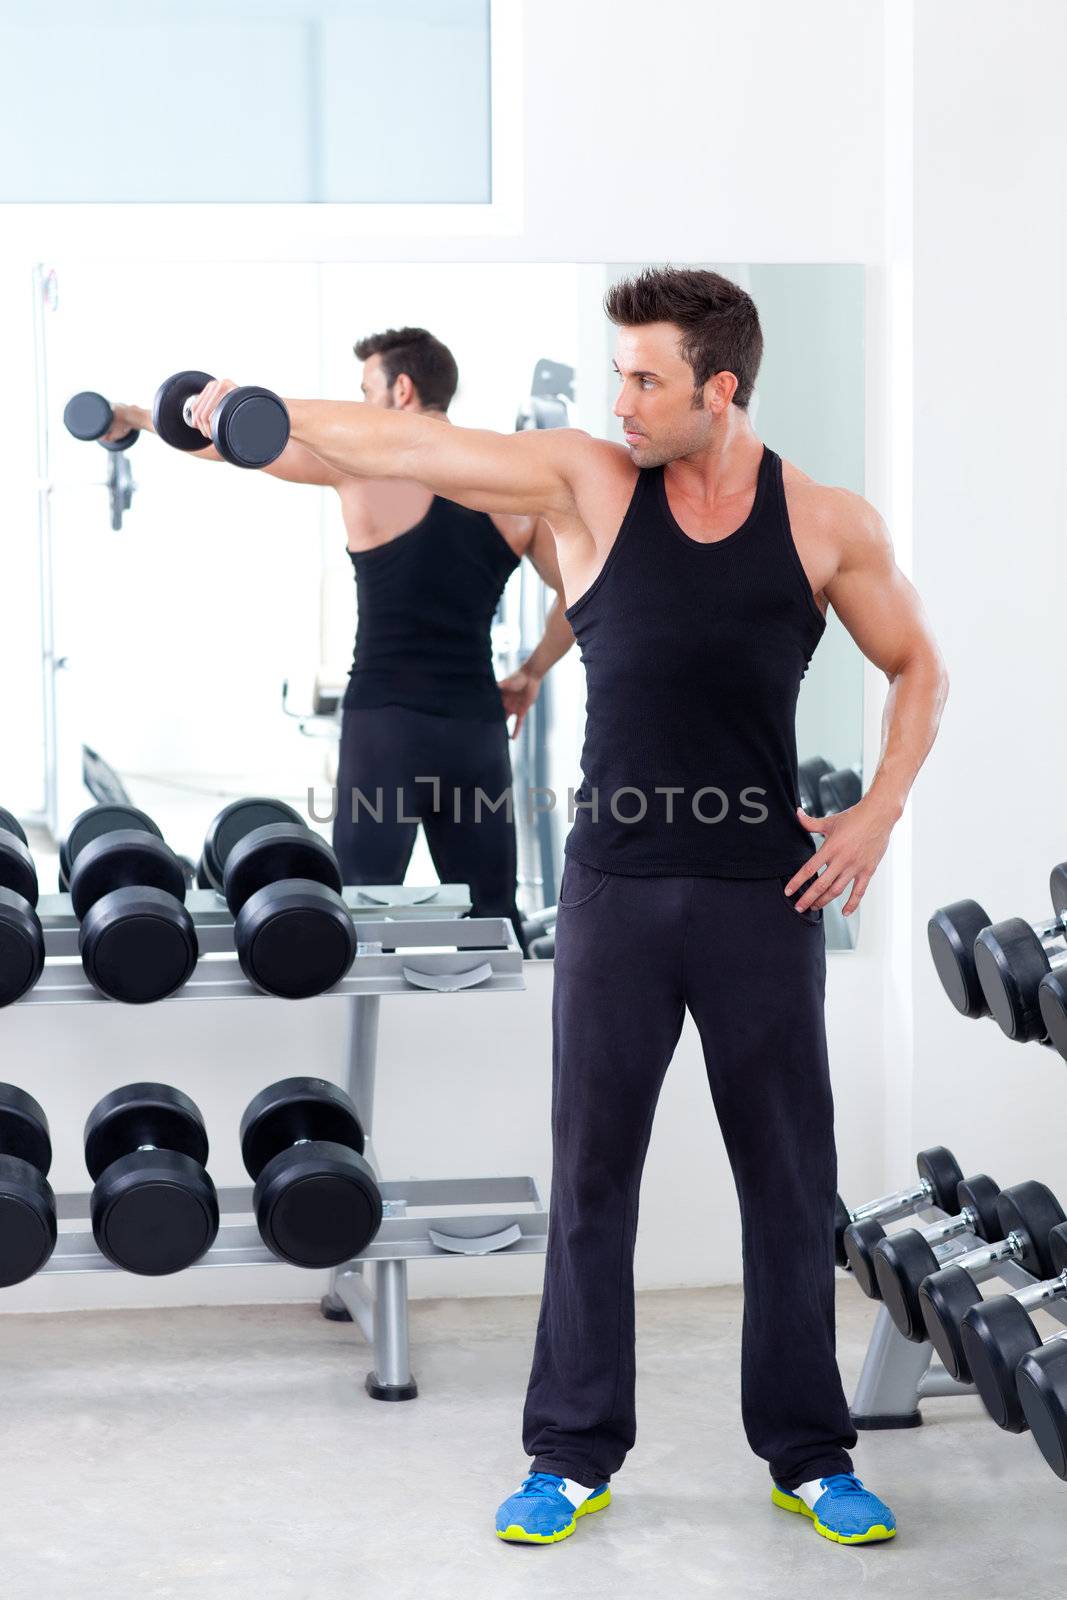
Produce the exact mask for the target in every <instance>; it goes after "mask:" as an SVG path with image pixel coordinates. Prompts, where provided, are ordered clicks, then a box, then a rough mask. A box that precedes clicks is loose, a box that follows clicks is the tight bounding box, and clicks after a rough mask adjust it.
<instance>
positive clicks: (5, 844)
mask: <svg viewBox="0 0 1067 1600" xmlns="http://www.w3.org/2000/svg"><path fill="white" fill-rule="evenodd" d="M36 908H37V869H36V867H35V866H34V864H33V857H32V856H31V855H30V852H29V850H28V848H27V845H26V835H25V834H24V833H23V831H22V828H21V827H20V826H19V824H18V822H17V821H16V819H15V818H14V817H13V816H12V815H11V812H10V811H5V810H4V809H3V807H0V1006H9V1005H10V1004H11V1003H12V1001H14V1000H18V999H19V998H20V997H21V996H22V995H24V994H25V993H26V991H27V990H28V989H32V988H33V986H34V984H35V983H36V982H37V979H38V978H39V977H40V976H41V973H42V972H43V971H44V929H43V928H42V927H41V919H40V918H39V917H38V915H37V909H36Z"/></svg>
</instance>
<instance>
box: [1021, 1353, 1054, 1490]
mask: <svg viewBox="0 0 1067 1600" xmlns="http://www.w3.org/2000/svg"><path fill="white" fill-rule="evenodd" d="M1015 1383H1016V1387H1017V1389H1018V1391H1019V1400H1020V1403H1021V1404H1022V1408H1023V1414H1024V1416H1025V1417H1026V1420H1027V1422H1028V1423H1029V1425H1030V1431H1031V1433H1032V1434H1033V1436H1034V1443H1035V1444H1036V1445H1037V1447H1038V1449H1039V1450H1040V1451H1041V1454H1042V1455H1043V1456H1044V1458H1045V1460H1046V1461H1047V1462H1048V1464H1049V1466H1050V1467H1051V1468H1052V1470H1053V1472H1054V1473H1055V1474H1056V1476H1057V1478H1067V1347H1065V1346H1064V1345H1063V1344H1062V1343H1060V1342H1059V1341H1058V1340H1057V1342H1056V1343H1055V1344H1051V1345H1046V1346H1045V1347H1044V1348H1043V1349H1041V1350H1032V1351H1031V1352H1030V1354H1029V1355H1025V1356H1023V1358H1022V1360H1021V1361H1020V1362H1019V1365H1018V1368H1017V1369H1016V1373H1015Z"/></svg>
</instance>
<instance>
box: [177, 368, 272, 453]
mask: <svg viewBox="0 0 1067 1600" xmlns="http://www.w3.org/2000/svg"><path fill="white" fill-rule="evenodd" d="M213 381H214V380H213V378H212V376H211V374H210V372H176V373H175V374H174V376H173V377H171V378H168V379H167V380H166V382H164V383H161V384H160V386H159V388H158V389H157V390H156V397H155V399H154V401H153V402H152V425H153V427H154V428H155V430H156V432H157V433H158V434H159V437H160V438H161V439H162V440H163V442H164V444H169V445H171V446H172V448H173V449H175V450H206V449H207V440H206V439H205V438H204V435H203V434H202V433H201V432H200V430H199V428H194V427H193V425H192V415H193V401H194V400H195V399H196V397H197V395H199V394H200V393H201V392H202V391H203V390H204V389H206V388H207V386H208V384H209V383H212V382H213ZM211 439H212V443H213V444H214V446H215V449H216V450H217V451H218V453H219V455H220V456H221V457H222V459H223V460H224V461H229V462H230V463H231V465H232V466H235V467H266V466H269V465H270V463H271V462H272V461H276V460H277V458H278V457H279V456H280V455H281V453H282V451H283V450H284V449H285V447H286V445H287V444H288V443H289V413H288V411H287V410H286V409H285V404H284V402H283V401H282V400H281V399H280V398H279V396H278V395H276V394H273V393H272V392H271V390H270V389H259V388H255V387H254V386H246V387H245V388H243V389H231V390H230V392H229V394H226V395H223V397H222V400H221V401H220V402H219V404H218V406H216V408H215V410H214V412H213V413H212V416H211Z"/></svg>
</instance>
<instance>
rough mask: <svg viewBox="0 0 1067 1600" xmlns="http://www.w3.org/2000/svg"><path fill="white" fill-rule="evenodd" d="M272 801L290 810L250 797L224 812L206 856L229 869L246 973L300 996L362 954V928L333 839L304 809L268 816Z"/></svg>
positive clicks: (339, 974)
mask: <svg viewBox="0 0 1067 1600" xmlns="http://www.w3.org/2000/svg"><path fill="white" fill-rule="evenodd" d="M265 808H274V811H275V812H276V813H280V812H282V811H287V810H288V807H282V806H281V804H280V802H278V801H270V800H263V799H250V800H244V801H237V802H235V803H234V804H233V805H232V806H228V807H227V808H226V810H225V811H224V812H220V813H219V816H218V817H216V818H215V821H214V822H213V823H212V825H211V828H210V829H209V831H208V839H207V841H206V842H205V853H204V856H203V857H201V863H202V864H203V863H204V862H205V861H206V860H212V861H213V862H214V861H217V863H218V865H219V866H220V867H221V868H222V892H223V894H224V895H225V897H226V904H227V905H228V906H229V908H230V911H231V913H232V914H233V917H234V930H233V937H234V944H235V945H236V947H237V958H238V960H239V961H240V963H241V970H242V971H243V972H244V974H245V976H246V977H247V978H248V979H249V981H250V982H251V983H254V984H255V985H256V986H257V988H259V989H262V990H264V991H265V992H266V993H267V994H274V995H281V996H282V997H284V998H285V999H289V1000H299V999H304V998H306V997H308V996H309V995H315V994H323V993H324V992H325V991H326V990H327V989H332V988H333V986H334V984H336V983H340V981H341V979H342V978H343V977H344V975H345V973H346V972H347V971H348V969H349V967H350V966H351V965H352V962H353V961H354V960H355V955H356V943H357V940H356V930H355V925H354V924H353V921H352V917H351V913H350V912H349V910H348V908H347V906H346V905H345V903H344V901H343V899H342V898H341V869H340V867H339V866H338V865H337V857H336V856H335V855H334V853H333V851H332V850H331V849H330V846H329V845H328V844H327V843H326V841H325V840H324V839H321V838H320V837H319V835H318V834H317V833H314V832H313V831H312V830H311V828H309V827H308V826H307V824H306V823H305V822H303V821H302V820H301V819H300V818H299V817H298V816H297V817H296V820H295V821H279V822H269V823H264V822H263V821H262V818H263V816H264V815H265ZM293 815H294V816H295V813H293Z"/></svg>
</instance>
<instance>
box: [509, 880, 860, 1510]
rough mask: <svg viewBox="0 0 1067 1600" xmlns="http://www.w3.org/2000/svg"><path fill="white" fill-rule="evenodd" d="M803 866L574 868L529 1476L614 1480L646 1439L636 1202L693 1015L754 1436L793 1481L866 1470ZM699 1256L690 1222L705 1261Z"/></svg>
mask: <svg viewBox="0 0 1067 1600" xmlns="http://www.w3.org/2000/svg"><path fill="white" fill-rule="evenodd" d="M791 876H792V874H791V873H790V874H787V875H786V876H785V877H782V878H756V879H737V878H733V879H732V878H701V877H664V878H637V877H623V876H620V875H618V874H614V873H611V874H609V873H605V872H600V871H599V870H597V869H595V868H592V867H588V866H585V865H584V864H583V863H581V862H578V861H575V860H574V859H573V858H572V857H570V856H568V857H567V858H566V864H565V867H564V873H563V881H562V885H561V889H560V899H559V913H558V921H557V923H556V962H555V987H554V991H553V1000H552V1151H553V1166H552V1189H551V1202H550V1215H549V1231H548V1253H547V1256H546V1260H545V1277H544V1290H543V1294H542V1299H541V1311H540V1317H539V1320H538V1325H537V1340H536V1345H535V1349H534V1357H533V1367H532V1371H531V1374H530V1384H529V1390H528V1393H527V1397H526V1405H525V1411H524V1414H523V1447H524V1449H525V1451H526V1453H527V1455H531V1456H533V1457H534V1458H535V1459H534V1462H533V1466H532V1469H531V1470H533V1471H537V1472H554V1473H558V1474H559V1475H560V1476H561V1477H567V1478H574V1479H576V1480H577V1482H579V1483H584V1484H588V1485H590V1486H594V1485H597V1484H600V1483H603V1482H604V1481H605V1480H607V1479H609V1478H610V1477H611V1475H612V1473H613V1472H616V1471H617V1470H618V1469H619V1467H620V1466H621V1465H622V1462H623V1459H624V1457H625V1455H626V1452H627V1451H628V1450H630V1449H631V1448H632V1446H633V1444H634V1440H635V1438H636V1435H637V1422H636V1415H635V1408H634V1385H635V1349H634V1284H633V1254H634V1241H635V1237H636V1233H637V1215H638V1196H639V1189H640V1183H641V1172H642V1168H643V1165H644V1160H645V1153H646V1151H647V1149H648V1143H649V1136H650V1134H651V1130H652V1119H653V1115H654V1113H655V1108H656V1101H657V1098H658V1096H659V1091H660V1086H661V1084H662V1082H663V1077H664V1074H665V1072H666V1069H667V1066H668V1063H669V1062H670V1059H671V1057H672V1055H673V1054H674V1049H675V1046H676V1045H677V1043H678V1038H679V1035H680V1033H681V1030H682V1022H683V1020H684V1017H685V1011H686V1008H687V1007H688V1009H689V1011H690V1013H691V1015H692V1017H693V1020H694V1021H695V1023H696V1026H697V1029H698V1031H699V1034H700V1042H701V1045H702V1048H703V1053H704V1062H705V1066H706V1068H707V1074H708V1082H709V1084H710V1087H711V1094H712V1099H713V1102H714V1106H715V1111H716V1113H717V1115H718V1119H719V1126H720V1128H721V1129H722V1134H723V1139H724V1142H725V1145H726V1153H727V1156H728V1158H729V1161H730V1166H731V1168H732V1171H733V1177H734V1183H735V1186H736V1189H737V1195H738V1200H739V1202H740V1209H741V1226H742V1256H743V1273H744V1301H745V1309H744V1321H743V1326H742V1343H741V1414H742V1421H743V1423H744V1428H745V1433H746V1435H747V1438H748V1442H749V1444H750V1445H751V1447H752V1449H753V1450H754V1451H755V1453H756V1454H757V1455H758V1456H762V1457H763V1459H764V1460H765V1461H766V1462H767V1463H768V1465H769V1468H770V1471H771V1475H772V1476H773V1477H774V1478H776V1479H777V1480H778V1481H779V1483H781V1484H782V1485H783V1487H785V1488H795V1486H796V1485H797V1484H798V1483H804V1482H806V1481H807V1480H809V1479H812V1478H820V1477H825V1476H828V1475H829V1474H831V1473H836V1472H850V1471H851V1470H852V1463H851V1460H850V1458H849V1455H848V1450H849V1449H850V1448H851V1447H852V1446H853V1445H854V1444H855V1443H856V1433H855V1431H854V1429H853V1427H852V1422H851V1418H850V1415H849V1409H848V1404H847V1402H846V1400H845V1396H844V1392H843V1390H842V1385H841V1378H840V1374H839V1373H838V1369H837V1360H836V1356H835V1318H834V1242H833V1217H834V1196H835V1192H836V1188H837V1152H836V1149H835V1146H834V1133H833V1099H832V1094H831V1089H830V1078H829V1068H828V1062H827V1054H826V1034H825V1025H824V1015H823V997H824V991H825V982H826V946H825V941H824V936H823V929H822V913H821V911H816V912H811V911H808V912H797V911H795V910H794V909H793V906H792V904H791V902H790V901H789V900H787V899H786V896H785V893H784V887H785V884H786V883H787V882H788V881H789V878H790V877H791ZM793 898H794V899H795V898H797V896H794V897H793ZM701 1247H702V1239H701V1236H700V1233H699V1232H698V1231H696V1230H694V1233H693V1237H692V1249H693V1252H694V1258H695V1259H696V1260H697V1261H699V1259H700V1253H701ZM711 1448H712V1449H713V1448H714V1446H713V1444H712V1445H711Z"/></svg>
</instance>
